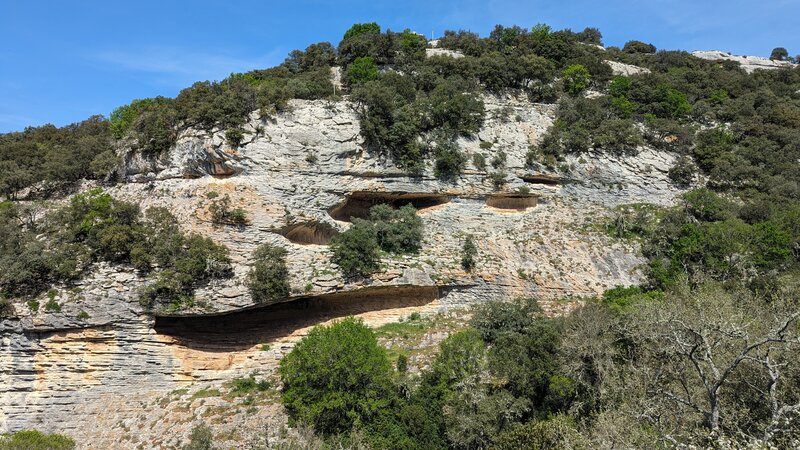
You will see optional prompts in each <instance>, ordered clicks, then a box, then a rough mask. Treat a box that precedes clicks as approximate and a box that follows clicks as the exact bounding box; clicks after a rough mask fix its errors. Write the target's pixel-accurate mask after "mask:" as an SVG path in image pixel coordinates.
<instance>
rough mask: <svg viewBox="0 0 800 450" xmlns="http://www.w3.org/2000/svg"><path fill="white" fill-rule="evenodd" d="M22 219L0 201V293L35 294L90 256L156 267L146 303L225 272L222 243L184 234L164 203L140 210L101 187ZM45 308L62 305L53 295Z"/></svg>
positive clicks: (181, 293)
mask: <svg viewBox="0 0 800 450" xmlns="http://www.w3.org/2000/svg"><path fill="white" fill-rule="evenodd" d="M21 219H22V218H21V216H20V210H19V208H18V207H17V206H16V205H13V204H11V205H9V206H8V207H4V208H0V231H3V232H2V233H0V263H2V264H4V267H6V269H5V270H4V271H3V272H1V273H0V293H2V294H5V295H7V296H10V297H18V296H28V297H35V296H36V295H38V294H40V293H41V292H43V291H45V290H47V288H48V287H49V286H51V285H52V284H55V283H69V282H70V281H72V280H74V279H76V278H77V277H78V276H79V275H80V274H81V273H82V271H83V270H85V269H86V268H87V267H88V266H89V265H90V264H91V263H92V262H95V261H109V262H113V263H123V264H131V265H133V266H134V267H135V268H137V269H138V270H140V271H142V272H144V273H149V272H153V273H152V276H151V277H152V279H153V283H151V284H150V285H148V286H147V287H145V288H144V289H143V291H142V293H141V299H142V302H143V303H144V304H146V305H150V304H152V303H153V302H154V301H156V300H164V301H167V302H171V301H175V300H176V299H179V298H188V297H190V296H191V294H192V292H193V290H194V288H195V287H197V286H199V285H202V284H204V283H207V282H209V281H210V280H212V279H215V278H222V277H227V276H229V275H230V259H229V257H228V250H227V249H226V248H225V247H223V246H220V245H218V244H215V243H214V242H213V241H212V240H210V239H208V238H204V237H201V236H198V235H185V234H183V233H182V232H181V231H180V229H179V227H178V224H177V220H176V219H175V217H174V216H172V214H171V213H170V212H169V211H168V210H166V209H164V208H150V209H148V210H147V211H146V212H145V214H144V215H142V214H140V211H139V208H138V206H136V205H134V204H131V203H127V202H123V201H120V200H117V199H114V198H113V197H112V196H111V195H109V194H108V193H106V192H104V191H102V190H101V189H91V190H89V191H86V192H84V193H81V194H77V195H75V196H73V197H72V199H71V200H70V202H69V204H68V205H66V206H64V207H62V208H60V209H57V210H55V211H53V212H52V213H51V214H49V215H47V216H46V217H45V218H44V219H43V220H41V221H38V222H37V221H32V222H29V223H27V224H26V225H25V226H21V224H20V221H21ZM37 235H44V236H47V238H46V239H38V238H37ZM156 267H157V268H158V269H159V270H158V271H154V269H155V268H156ZM46 308H47V309H48V310H51V311H57V310H58V309H60V306H59V305H58V303H56V302H55V299H54V298H51V299H50V301H49V302H47V305H46Z"/></svg>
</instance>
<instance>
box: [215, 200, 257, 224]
mask: <svg viewBox="0 0 800 450" xmlns="http://www.w3.org/2000/svg"><path fill="white" fill-rule="evenodd" d="M208 211H209V212H210V213H211V220H212V222H214V224H216V225H239V226H241V225H245V224H247V213H246V212H245V210H243V209H242V208H231V197H230V196H229V195H228V194H225V195H224V196H223V197H222V198H215V199H213V200H211V205H209V207H208Z"/></svg>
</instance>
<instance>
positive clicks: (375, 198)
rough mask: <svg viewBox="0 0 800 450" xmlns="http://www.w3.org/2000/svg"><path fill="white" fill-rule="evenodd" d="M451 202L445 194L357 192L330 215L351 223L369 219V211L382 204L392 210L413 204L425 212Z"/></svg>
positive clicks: (333, 209) (336, 207)
mask: <svg viewBox="0 0 800 450" xmlns="http://www.w3.org/2000/svg"><path fill="white" fill-rule="evenodd" d="M449 201H450V197H448V196H447V195H444V194H431V193H424V192H371V191H355V192H353V193H351V194H350V195H348V196H347V198H345V200H344V201H343V202H342V203H340V204H339V205H337V206H334V207H333V208H331V209H330V210H329V211H328V213H329V214H330V215H331V217H333V218H334V219H335V220H339V221H342V222H350V221H351V220H352V219H351V218H353V217H355V218H358V219H366V218H367V217H369V209H370V208H372V207H373V206H375V205H379V204H381V203H384V204H387V205H389V206H391V207H392V208H399V207H401V206H405V205H408V204H411V206H413V207H414V208H417V210H424V209H426V208H431V207H434V206H438V205H443V204H445V203H447V202H449Z"/></svg>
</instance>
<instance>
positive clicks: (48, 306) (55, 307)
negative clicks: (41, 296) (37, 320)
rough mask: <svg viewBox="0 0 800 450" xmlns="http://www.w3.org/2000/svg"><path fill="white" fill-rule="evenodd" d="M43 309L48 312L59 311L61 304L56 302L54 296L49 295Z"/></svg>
mask: <svg viewBox="0 0 800 450" xmlns="http://www.w3.org/2000/svg"><path fill="white" fill-rule="evenodd" d="M44 310H45V311H47V312H49V313H60V312H61V305H59V304H58V302H57V301H56V299H55V298H53V297H50V299H49V300H48V301H47V303H45V304H44Z"/></svg>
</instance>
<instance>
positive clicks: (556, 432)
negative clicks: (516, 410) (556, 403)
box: [493, 414, 589, 450]
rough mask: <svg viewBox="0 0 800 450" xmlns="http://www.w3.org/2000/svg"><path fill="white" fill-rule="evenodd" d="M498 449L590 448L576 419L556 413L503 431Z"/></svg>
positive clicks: (547, 449) (497, 444)
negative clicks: (578, 427)
mask: <svg viewBox="0 0 800 450" xmlns="http://www.w3.org/2000/svg"><path fill="white" fill-rule="evenodd" d="M493 448H496V449H498V450H516V449H521V448H525V449H530V450H550V449H578V448H589V444H588V442H587V441H586V438H584V437H583V436H582V435H581V433H580V432H579V431H578V430H577V427H576V425H575V423H574V420H573V419H572V418H571V417H570V416H567V415H562V414H559V415H556V416H554V417H551V418H548V419H547V420H534V421H531V422H528V423H526V424H524V425H519V426H516V427H514V428H511V429H509V430H508V431H506V432H504V433H502V434H501V435H500V436H499V437H498V440H497V443H496V445H495V447H493Z"/></svg>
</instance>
